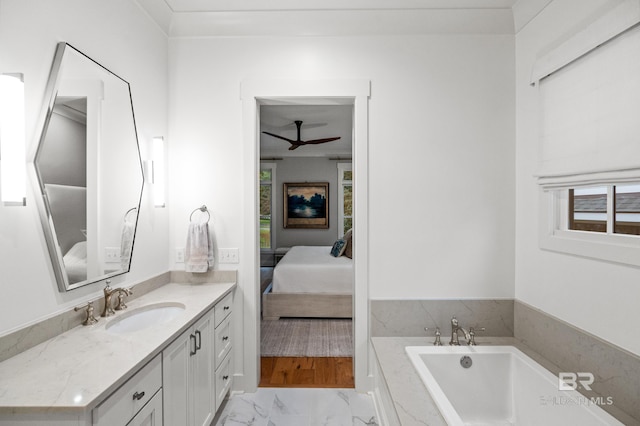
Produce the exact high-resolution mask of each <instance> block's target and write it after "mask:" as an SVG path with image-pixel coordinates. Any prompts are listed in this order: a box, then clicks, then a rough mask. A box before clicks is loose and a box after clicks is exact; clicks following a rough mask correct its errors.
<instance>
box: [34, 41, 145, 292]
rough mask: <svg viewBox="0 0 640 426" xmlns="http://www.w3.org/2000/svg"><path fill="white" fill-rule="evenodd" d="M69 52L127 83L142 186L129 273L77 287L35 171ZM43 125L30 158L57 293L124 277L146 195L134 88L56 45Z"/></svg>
mask: <svg viewBox="0 0 640 426" xmlns="http://www.w3.org/2000/svg"><path fill="white" fill-rule="evenodd" d="M67 49H72V50H74V51H75V52H77V53H78V54H80V55H81V56H83V57H84V58H86V59H87V60H89V61H91V62H92V63H94V64H95V65H97V66H98V67H100V68H102V69H103V70H105V71H106V72H108V73H109V74H110V75H112V76H114V77H116V78H118V79H119V80H121V81H122V82H124V83H125V84H126V87H127V91H128V93H129V101H130V106H131V117H132V121H133V130H134V136H135V142H136V150H137V155H138V164H139V166H140V178H141V179H140V180H141V185H140V196H139V197H138V204H137V206H136V207H135V208H136V218H135V219H136V222H135V223H136V226H135V228H134V234H133V238H132V242H131V255H130V257H129V264H128V267H127V269H126V270H125V269H120V270H117V271H114V272H110V273H107V274H103V275H98V276H95V277H87V279H86V280H84V281H79V282H76V283H70V282H69V278H68V275H67V272H66V269H65V266H64V261H63V255H64V254H63V253H62V250H61V248H60V244H59V242H58V238H57V235H56V232H55V226H54V223H53V218H52V215H51V211H50V208H49V203H48V202H47V201H46V197H47V195H46V191H45V187H44V183H43V182H42V179H41V176H40V172H39V171H38V168H37V167H36V161H37V159H38V156H39V154H40V152H41V149H42V147H43V142H44V139H45V137H46V135H47V129H48V127H49V121H50V118H51V114H52V113H53V109H54V107H55V101H56V97H57V92H58V87H59V80H60V69H61V65H62V60H63V58H64V54H65V52H66V51H67ZM39 123H40V125H39V126H38V127H37V129H38V133H37V136H36V137H37V138H38V139H37V141H38V143H37V146H36V149H35V151H34V153H33V155H32V158H31V162H30V163H31V164H30V166H31V167H30V170H31V173H32V174H33V176H34V178H35V180H34V182H35V185H37V187H38V192H37V193H36V194H35V199H36V204H37V206H38V212H39V215H40V221H41V223H42V228H43V231H44V236H45V240H46V243H47V249H48V251H49V257H50V259H51V264H52V266H53V271H54V274H55V277H56V282H57V284H58V289H59V290H60V291H61V292H67V291H69V290H74V289H76V288H79V287H82V286H85V285H89V284H94V283H97V282H100V281H102V280H105V279H108V278H111V277H115V276H118V275H123V274H126V273H128V272H129V271H130V270H131V262H132V259H133V251H134V247H135V236H136V233H137V229H138V220H139V219H140V205H141V203H142V195H143V192H144V184H145V179H144V169H143V165H142V157H141V155H140V143H139V140H138V130H137V126H136V118H135V111H134V108H133V98H132V96H131V85H130V84H129V82H127V81H126V80H125V79H123V78H122V77H120V76H118V75H117V74H115V73H114V72H112V71H110V70H109V69H108V68H106V67H105V66H103V65H101V64H100V63H98V62H97V61H95V60H94V59H92V58H91V57H89V56H87V55H86V54H84V53H83V52H82V51H80V50H78V49H76V48H75V47H73V46H72V45H70V44H68V43H66V42H59V43H58V44H57V47H56V51H55V54H54V57H53V64H52V65H51V71H50V72H49V79H48V81H47V86H46V89H45V95H44V102H43V107H42V110H41V113H40V120H39Z"/></svg>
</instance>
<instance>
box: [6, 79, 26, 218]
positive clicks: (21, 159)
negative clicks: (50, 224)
mask: <svg viewBox="0 0 640 426" xmlns="http://www.w3.org/2000/svg"><path fill="white" fill-rule="evenodd" d="M0 161H2V163H0V171H1V173H0V184H1V187H0V191H1V192H0V194H1V195H2V202H3V203H4V205H6V206H24V205H26V197H25V195H26V161H25V121H24V80H23V75H22V74H0Z"/></svg>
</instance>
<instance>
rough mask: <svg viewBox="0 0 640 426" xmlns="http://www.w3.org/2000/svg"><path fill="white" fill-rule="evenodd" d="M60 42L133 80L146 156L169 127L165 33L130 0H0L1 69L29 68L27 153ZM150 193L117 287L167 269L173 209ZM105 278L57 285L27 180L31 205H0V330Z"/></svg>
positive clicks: (66, 303) (90, 291)
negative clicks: (67, 287)
mask: <svg viewBox="0 0 640 426" xmlns="http://www.w3.org/2000/svg"><path fill="white" fill-rule="evenodd" d="M59 41H66V42H68V43H70V44H71V45H73V46H74V47H76V48H77V49H79V50H81V51H82V52H83V53H85V54H87V55H88V56H90V57H91V58H92V59H94V60H96V61H98V62H99V63H101V64H103V65H104V66H106V67H107V68H109V69H110V70H111V71H113V72H114V73H116V74H118V75H119V76H120V77H122V78H124V79H125V80H127V81H128V82H129V83H130V84H131V90H132V96H133V102H134V109H135V114H136V120H137V126H138V135H139V142H140V145H141V150H142V153H143V158H148V154H147V152H148V146H147V144H148V143H149V140H150V138H151V137H152V136H156V135H166V134H167V86H168V76H167V38H166V36H165V35H164V34H163V33H162V32H161V31H160V29H159V28H158V27H157V25H156V24H155V23H153V22H152V21H151V20H150V18H149V17H148V16H147V15H146V14H145V13H144V12H143V11H142V10H141V9H140V8H139V7H138V6H136V5H135V3H134V2H132V1H130V0H109V1H87V0H56V1H55V2H54V1H49V0H29V1H24V0H0V72H22V73H24V79H25V91H26V122H27V143H28V147H27V151H28V152H30V151H32V150H34V149H35V145H36V141H35V140H36V136H37V133H38V132H39V130H37V129H36V126H37V122H38V117H39V114H40V108H41V105H42V103H43V101H44V90H45V85H46V82H47V78H48V76H49V70H50V68H51V63H52V60H53V54H54V51H55V48H56V44H57V43H58V42H59ZM28 155H29V154H28ZM29 159H30V157H29ZM0 167H1V163H0ZM113 172H114V173H117V170H114V171H113ZM149 195H150V191H147V190H145V194H144V196H143V201H142V206H141V211H140V224H139V231H138V232H139V233H138V237H137V238H136V244H135V250H134V255H133V264H132V268H131V273H129V274H127V275H125V276H123V277H120V278H115V279H114V280H113V284H114V285H117V286H119V285H124V284H133V283H135V282H137V281H139V280H141V279H144V278H147V277H150V276H153V275H156V274H159V273H162V272H165V271H166V270H167V269H168V252H167V249H166V247H167V245H168V217H167V216H168V215H167V211H166V210H159V209H154V208H153V203H152V200H151V199H150V196H149ZM103 285H104V284H95V285H91V286H87V287H83V288H81V289H78V290H73V291H71V292H69V293H64V294H63V293H59V292H58V287H57V285H56V284H55V278H54V274H53V269H52V267H51V263H50V260H49V255H48V251H47V248H46V244H45V240H44V236H43V232H42V227H41V225H40V220H39V217H38V212H37V209H36V204H35V202H34V193H33V190H32V188H31V187H29V189H28V192H27V206H26V207H3V206H0V287H1V288H2V297H0V335H3V334H6V333H7V332H9V331H11V330H14V329H17V328H20V327H22V326H25V325H27V324H30V323H33V322H36V321H38V320H40V319H43V318H45V317H49V316H51V315H53V314H55V313H57V312H60V311H63V310H67V309H68V308H69V307H71V306H75V305H76V304H79V303H80V302H81V301H84V300H87V299H90V298H93V297H95V296H96V295H98V294H100V293H101V290H102V287H103Z"/></svg>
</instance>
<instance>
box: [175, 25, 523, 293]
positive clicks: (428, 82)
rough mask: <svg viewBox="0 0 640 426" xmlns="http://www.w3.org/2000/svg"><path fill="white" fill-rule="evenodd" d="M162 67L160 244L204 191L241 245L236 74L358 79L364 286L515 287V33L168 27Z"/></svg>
mask: <svg viewBox="0 0 640 426" xmlns="http://www.w3.org/2000/svg"><path fill="white" fill-rule="evenodd" d="M170 67H171V69H170V76H171V77H170V116H171V141H172V144H171V152H170V160H169V161H170V163H171V165H170V168H171V177H170V181H171V194H172V196H173V200H172V204H171V209H172V210H171V212H172V229H171V239H172V245H174V246H182V245H184V239H185V235H186V229H187V226H188V217H189V214H190V212H191V211H192V210H193V209H194V208H196V207H197V206H199V205H201V204H203V203H205V204H207V205H208V206H209V207H210V209H211V210H212V212H213V219H212V220H213V221H214V224H213V228H214V234H215V238H216V241H217V242H216V244H217V245H218V246H219V247H239V248H240V249H241V250H240V261H241V262H242V256H243V252H244V253H246V251H247V250H250V249H251V248H250V247H241V242H242V232H243V231H242V229H243V223H242V214H241V212H242V211H243V209H244V208H245V206H243V205H242V191H243V188H244V183H245V182H246V180H247V179H252V178H254V177H252V176H243V175H242V165H243V164H242V161H243V149H245V148H244V147H243V144H242V111H241V102H240V97H239V92H240V84H241V82H242V81H245V80H251V79H254V80H268V79H274V80H283V79H284V80H286V79H349V78H355V79H370V80H371V87H372V89H371V91H372V96H371V100H370V110H369V111H370V114H369V135H370V138H369V144H370V150H369V152H370V157H369V167H370V172H371V173H370V174H371V176H370V194H369V200H370V211H369V214H370V220H371V222H370V223H371V229H370V230H369V233H370V241H371V258H370V265H371V271H370V277H371V281H370V294H371V297H372V298H377V299H384V298H410V299H411V298H438V297H453V298H457V297H464V298H466V297H469V298H474V297H487V298H494V297H513V280H514V267H513V265H514V254H513V253H514V227H515V224H514V217H515V212H514V197H515V195H514V138H515V135H514V102H515V99H514V85H513V76H514V38H513V36H508V35H504V36H503V35H493V36H492V35H485V36H473V35H448V36H412V37H405V36H394V37H325V38H322V37H317V38H316V37H301V38H294V37H271V38H269V37H263V38H253V37H246V38H194V39H173V40H171V41H170ZM185 165H186V166H185ZM356 231H357V229H356ZM233 266H234V267H235V266H236V265H233ZM221 267H223V268H224V267H227V265H221ZM240 280H241V281H242V277H240Z"/></svg>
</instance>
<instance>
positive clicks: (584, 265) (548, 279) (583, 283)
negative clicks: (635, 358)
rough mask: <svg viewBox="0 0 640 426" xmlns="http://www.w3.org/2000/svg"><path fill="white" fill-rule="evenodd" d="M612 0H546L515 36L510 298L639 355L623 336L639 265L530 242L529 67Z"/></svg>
mask: <svg viewBox="0 0 640 426" xmlns="http://www.w3.org/2000/svg"><path fill="white" fill-rule="evenodd" d="M617 3H618V2H615V1H614V2H612V1H606V0H564V1H554V2H552V3H551V4H550V5H548V6H547V7H546V9H545V10H543V11H542V12H541V13H540V14H539V15H537V17H536V18H535V19H534V20H533V21H531V22H530V23H529V24H528V25H527V26H526V27H525V28H523V29H522V30H521V31H520V32H519V33H518V35H517V37H516V58H517V66H516V94H517V96H516V98H517V104H516V111H517V126H516V128H517V148H516V170H517V189H516V193H517V200H516V205H517V208H516V223H517V231H516V298H517V299H519V300H522V301H523V302H526V303H528V304H530V305H533V306H535V307H537V308H539V309H541V310H543V311H545V312H547V313H549V314H551V315H554V316H556V317H558V318H560V319H562V320H565V321H567V322H569V323H571V324H573V325H574V326H576V327H579V328H581V329H583V330H586V331H588V332H590V333H592V334H594V335H596V336H598V337H601V338H603V339H605V340H607V341H610V342H612V343H614V344H617V345H619V346H621V347H623V348H625V349H628V350H630V351H631V352H633V353H635V354H640V341H638V339H633V338H630V336H633V335H634V331H633V329H634V326H635V324H637V323H638V322H640V310H639V309H638V300H640V285H638V282H639V281H640V270H639V269H638V268H637V267H629V266H621V265H616V264H612V263H607V262H604V261H597V260H591V259H585V258H580V257H576V256H571V255H566V254H560V253H555V252H549V251H542V250H540V248H539V246H538V196H539V192H538V191H539V189H538V187H537V184H536V180H535V178H534V174H535V173H536V171H537V165H538V161H539V156H538V155H539V149H538V146H539V144H538V117H537V114H536V108H537V89H536V88H534V87H531V86H530V85H529V81H530V77H531V70H532V66H533V64H534V61H535V59H536V56H537V55H538V54H539V53H540V52H544V51H545V50H547V49H548V48H549V47H550V46H551V45H553V44H554V43H555V42H556V41H557V40H558V39H561V38H563V37H565V36H566V35H567V34H570V33H571V32H572V31H575V30H576V29H579V28H581V27H582V25H584V23H585V22H588V21H589V20H590V19H592V18H594V17H598V16H601V15H602V14H603V12H604V11H606V10H608V8H609V7H610V6H611V5H612V4H617Z"/></svg>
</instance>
